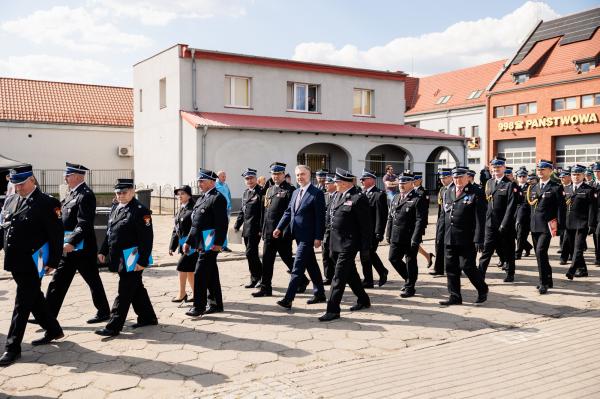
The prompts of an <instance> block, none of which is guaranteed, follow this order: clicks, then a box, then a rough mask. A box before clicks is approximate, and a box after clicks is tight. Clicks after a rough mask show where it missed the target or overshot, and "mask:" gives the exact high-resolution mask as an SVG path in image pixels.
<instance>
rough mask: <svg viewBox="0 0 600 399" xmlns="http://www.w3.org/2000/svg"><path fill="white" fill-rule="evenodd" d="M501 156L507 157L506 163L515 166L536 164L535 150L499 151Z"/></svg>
mask: <svg viewBox="0 0 600 399" xmlns="http://www.w3.org/2000/svg"><path fill="white" fill-rule="evenodd" d="M498 155H499V156H503V157H504V158H506V164H507V165H512V166H513V167H515V168H516V167H518V166H533V165H534V164H535V150H533V151H511V152H504V153H499V154H498Z"/></svg>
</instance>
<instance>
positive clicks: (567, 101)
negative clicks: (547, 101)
mask: <svg viewBox="0 0 600 399" xmlns="http://www.w3.org/2000/svg"><path fill="white" fill-rule="evenodd" d="M577 108H578V106H577V97H567V98H555V99H553V100H552V111H564V110H566V109H577Z"/></svg>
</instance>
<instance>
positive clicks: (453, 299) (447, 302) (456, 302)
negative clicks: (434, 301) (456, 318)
mask: <svg viewBox="0 0 600 399" xmlns="http://www.w3.org/2000/svg"><path fill="white" fill-rule="evenodd" d="M439 303H440V305H442V306H451V305H462V299H460V298H456V297H454V296H451V297H450V298H448V299H446V300H445V301H440V302H439Z"/></svg>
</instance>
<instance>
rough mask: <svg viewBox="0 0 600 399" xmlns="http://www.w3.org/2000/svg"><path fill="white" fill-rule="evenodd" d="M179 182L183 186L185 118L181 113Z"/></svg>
mask: <svg viewBox="0 0 600 399" xmlns="http://www.w3.org/2000/svg"><path fill="white" fill-rule="evenodd" d="M177 180H178V181H179V186H181V185H182V184H183V118H182V117H181V112H179V171H178V176H177Z"/></svg>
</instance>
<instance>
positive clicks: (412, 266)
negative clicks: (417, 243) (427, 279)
mask: <svg viewBox="0 0 600 399" xmlns="http://www.w3.org/2000/svg"><path fill="white" fill-rule="evenodd" d="M418 252H419V247H416V248H412V247H411V246H410V244H408V245H407V244H404V243H396V242H391V243H390V253H389V256H388V259H389V261H390V263H391V264H392V266H394V269H396V271H397V272H398V274H400V277H402V278H403V279H404V281H405V283H404V287H406V288H409V289H413V290H414V288H415V283H416V282H417V277H418V275H419V269H418V267H417V254H418ZM405 256H406V262H404V257H405Z"/></svg>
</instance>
